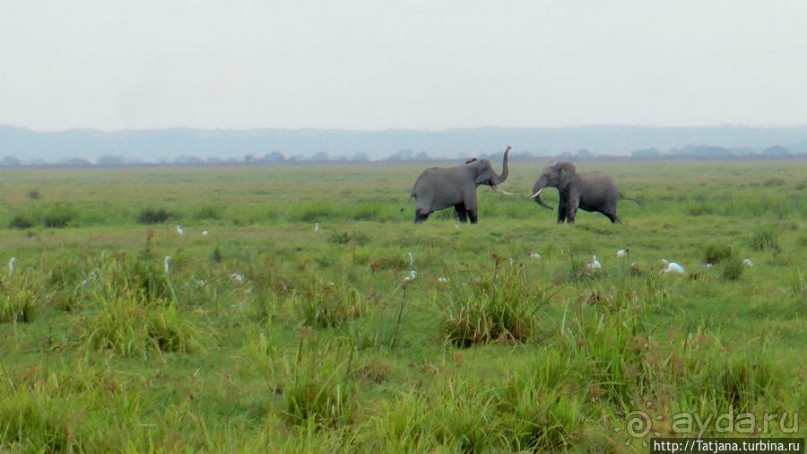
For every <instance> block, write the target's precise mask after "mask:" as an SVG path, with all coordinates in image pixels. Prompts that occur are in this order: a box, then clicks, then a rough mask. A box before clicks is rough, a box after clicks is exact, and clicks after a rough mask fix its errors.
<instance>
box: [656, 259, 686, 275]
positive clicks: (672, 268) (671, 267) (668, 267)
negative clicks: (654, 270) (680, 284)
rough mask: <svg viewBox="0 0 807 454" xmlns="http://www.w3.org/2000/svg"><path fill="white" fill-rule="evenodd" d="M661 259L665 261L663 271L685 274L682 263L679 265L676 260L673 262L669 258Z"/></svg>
mask: <svg viewBox="0 0 807 454" xmlns="http://www.w3.org/2000/svg"><path fill="white" fill-rule="evenodd" d="M661 261H662V262H664V265H665V267H664V268H663V269H662V270H661V272H662V273H678V274H684V272H685V271H684V267H683V266H681V265H679V264H677V263H675V262H671V261H669V260H667V259H661Z"/></svg>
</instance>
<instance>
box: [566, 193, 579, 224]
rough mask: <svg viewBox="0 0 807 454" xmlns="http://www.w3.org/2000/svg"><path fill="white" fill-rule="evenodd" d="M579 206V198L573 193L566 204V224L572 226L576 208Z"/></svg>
mask: <svg viewBox="0 0 807 454" xmlns="http://www.w3.org/2000/svg"><path fill="white" fill-rule="evenodd" d="M579 206H580V197H579V196H577V194H576V192H573V193H572V195H571V196H569V200H567V202H566V222H568V223H569V224H574V218H575V217H576V216H577V208H578V207H579Z"/></svg>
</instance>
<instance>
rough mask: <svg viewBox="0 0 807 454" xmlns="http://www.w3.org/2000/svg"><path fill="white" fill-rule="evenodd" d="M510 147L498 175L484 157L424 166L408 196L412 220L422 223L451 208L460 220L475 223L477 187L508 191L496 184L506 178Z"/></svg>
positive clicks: (505, 153)
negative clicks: (453, 163)
mask: <svg viewBox="0 0 807 454" xmlns="http://www.w3.org/2000/svg"><path fill="white" fill-rule="evenodd" d="M509 154H510V146H508V147H507V150H505V152H504V158H503V160H502V173H501V174H497V173H496V171H495V170H493V166H491V164H490V161H488V160H487V159H475V158H474V159H469V160H468V161H467V162H466V163H465V164H463V165H460V166H454V167H432V168H430V169H426V170H425V171H424V172H423V173H422V174H420V177H418V179H417V181H415V185H414V186H413V187H412V193H411V196H410V197H409V199H410V200H411V199H412V197H414V198H415V200H416V201H417V202H416V205H415V223H418V222H423V221H425V220H426V219H428V218H429V215H430V214H432V213H433V212H435V211H437V210H442V209H444V208H449V207H454V210H455V211H456V212H457V217H458V218H459V220H460V222H466V221H467V220H468V219H470V220H471V224H476V222H477V220H478V211H477V207H476V187H477V186H479V185H483V184H484V185H488V186H490V187H491V188H493V190H494V191H496V192H499V193H503V194H508V195H509V193H507V192H505V191H502V190H501V189H499V187H498V185H500V184H502V183H503V182H504V180H506V179H507V175H508V173H509V169H508V165H507V161H508V157H509Z"/></svg>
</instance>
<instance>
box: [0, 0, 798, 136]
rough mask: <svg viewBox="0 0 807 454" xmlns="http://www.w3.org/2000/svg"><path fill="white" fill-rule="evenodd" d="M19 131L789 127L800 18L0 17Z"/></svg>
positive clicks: (75, 9)
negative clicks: (622, 125) (85, 129)
mask: <svg viewBox="0 0 807 454" xmlns="http://www.w3.org/2000/svg"><path fill="white" fill-rule="evenodd" d="M0 30H1V31H0V33H2V39H0V57H2V69H0V124H5V125H13V126H22V127H28V128H32V129H37V130H63V129H70V128H96V129H103V130H116V129H129V128H135V129H143V128H169V127H178V126H184V127H199V128H337V129H359V130H379V129H388V128H414V129H429V130H436V129H446V128H465V127H476V126H512V127H555V126H576V125H591V124H611V125H615V124H630V125H660V126H680V125H720V124H744V125H749V126H760V125H777V126H779V125H782V126H786V125H797V124H799V125H803V124H807V57H805V55H807V2H805V1H803V0H791V1H779V0H765V1H761V0H759V1H751V0H714V1H713V0H669V1H668V0H634V1H631V0H590V1H582V0H557V1H547V0H540V1H539V0H524V1H521V0H494V1H488V0H473V1H459V0H454V1H449V0H425V1H419V0H416V1H408V0H398V1H381V0H342V1H333V0H327V1H326V0H323V1H312V0H284V1H271V0H265V1H250V2H248V1H172V0H160V1H152V0H138V1H134V0H133V1H123V0H121V1H116V0H113V1H104V0H95V1H71V0H59V1H37V0H32V1H2V2H0Z"/></svg>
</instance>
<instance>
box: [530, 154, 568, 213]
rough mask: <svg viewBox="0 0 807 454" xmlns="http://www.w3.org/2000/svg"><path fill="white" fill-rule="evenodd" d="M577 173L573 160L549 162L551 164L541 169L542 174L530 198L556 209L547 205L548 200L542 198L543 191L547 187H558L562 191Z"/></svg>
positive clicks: (543, 205) (547, 206) (539, 203)
mask: <svg viewBox="0 0 807 454" xmlns="http://www.w3.org/2000/svg"><path fill="white" fill-rule="evenodd" d="M576 174H577V170H576V169H575V167H574V164H572V163H571V162H551V163H549V165H547V166H546V167H544V170H543V171H541V175H539V176H538V179H537V180H536V181H535V184H534V185H533V186H532V195H531V196H530V198H531V199H533V200H535V203H537V204H538V205H541V206H542V207H544V208H549V209H550V210H552V209H554V208H553V207H551V206H549V205H547V204H546V202H544V201H543V200H541V191H543V190H544V188H546V187H552V188H556V189H557V190H558V191H560V190H562V189H564V188H566V187H567V186H569V184H570V183H571V182H572V177H574V176H575V175H576Z"/></svg>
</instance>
